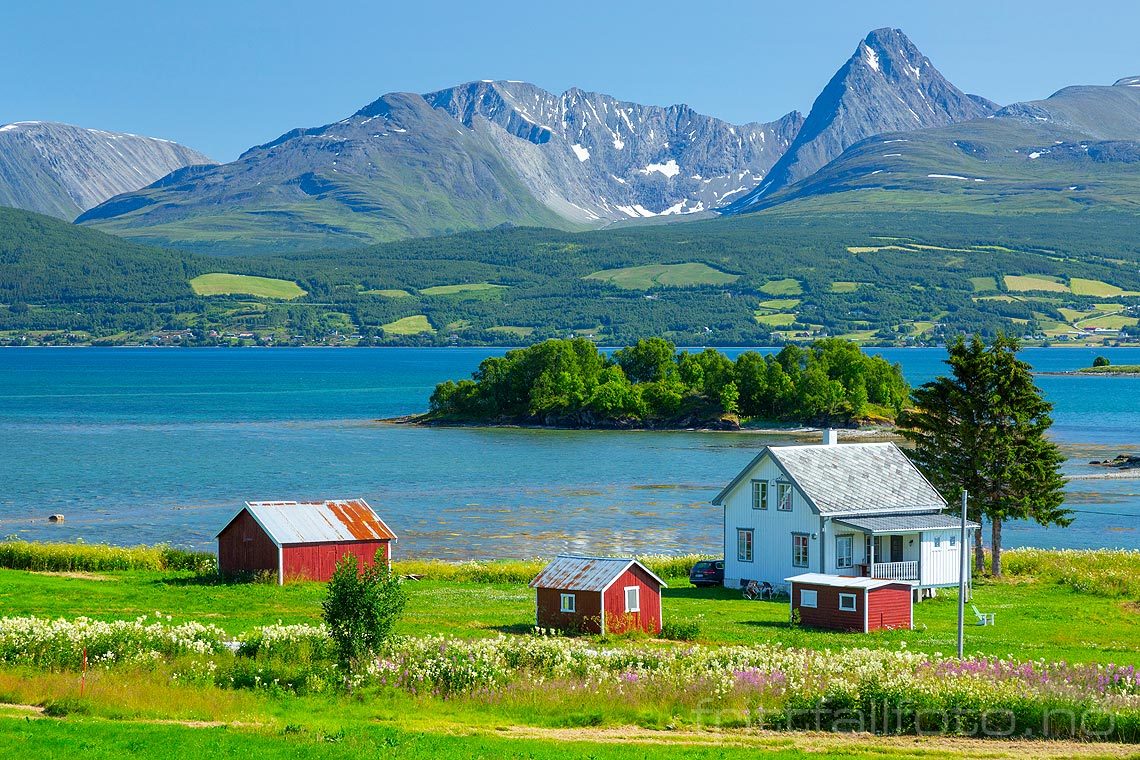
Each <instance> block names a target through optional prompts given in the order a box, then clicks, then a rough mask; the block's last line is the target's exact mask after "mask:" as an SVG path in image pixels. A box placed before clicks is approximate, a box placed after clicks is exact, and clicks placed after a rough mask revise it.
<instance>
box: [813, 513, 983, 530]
mask: <svg viewBox="0 0 1140 760" xmlns="http://www.w3.org/2000/svg"><path fill="white" fill-rule="evenodd" d="M835 522H837V523H842V524H843V525H847V526H850V527H852V528H855V529H857V530H861V531H863V532H864V533H871V534H876V533H898V532H899V531H913V530H937V529H939V528H958V527H960V526H961V525H962V518H961V516H958V515H947V514H943V513H941V512H932V513H930V514H924V515H913V514H912V515H881V516H876V517H842V518H836V520H835ZM966 527H967V528H980V527H981V526H980V525H978V524H977V523H976V522H974V521H973V520H967V521H966Z"/></svg>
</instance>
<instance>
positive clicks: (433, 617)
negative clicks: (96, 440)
mask: <svg viewBox="0 0 1140 760" xmlns="http://www.w3.org/2000/svg"><path fill="white" fill-rule="evenodd" d="M408 589H409V591H410V601H409V606H408V610H407V613H406V615H405V616H404V619H403V620H402V622H401V623H400V626H399V631H400V632H401V633H407V634H425V633H445V634H449V635H454V636H459V637H476V636H491V635H496V634H498V633H500V632H503V631H507V632H524V631H527V630H529V629H530V628H531V627H532V626H533V624H534V592H533V591H532V590H531V589H529V588H527V586H526V584H524V583H496V584H483V583H471V582H461V581H430V580H424V581H418V582H409V584H408ZM323 593H324V586H323V584H319V583H290V584H287V585H285V586H280V587H279V586H275V585H263V584H228V585H227V584H214V583H208V582H202V580H201V579H199V578H197V577H195V576H192V575H190V574H188V573H160V572H142V571H122V572H108V573H96V574H91V575H90V576H84V574H79V577H72V576H67V575H58V574H43V573H29V572H24V571H18V570H0V610H2V611H3V614H4V615H36V616H41V617H60V616H62V617H67V618H73V617H77V616H80V615H86V616H89V617H93V618H98V619H108V620H110V619H122V618H127V619H129V618H134V617H136V616H138V615H143V614H153V613H154V612H155V611H159V612H162V613H164V614H171V615H174V616H175V619H176V620H200V621H202V622H209V623H213V624H215V625H218V626H221V627H222V628H224V629H225V630H227V631H228V632H230V633H233V634H237V633H240V632H242V631H245V630H248V629H250V628H253V627H255V626H259V625H268V624H271V623H275V622H276V621H278V620H281V621H283V622H285V623H303V622H308V623H314V622H316V621H317V619H318V617H319V610H320V600H321V596H322V594H323ZM955 598H956V595H955V594H953V593H942V594H940V595H939V597H938V598H936V599H933V600H927V601H924V602H922V603H920V604H918V605H916V606H915V627H916V630H913V631H891V632H880V633H874V634H867V635H860V634H846V633H832V632H827V631H814V630H808V629H799V628H793V627H791V626H789V625H788V623H787V620H788V608H787V602H786V601H785V602H768V601H761V602H749V601H745V600H744V599H743V598H741V596H740V594H739V593H738V592H736V591H731V590H727V589H719V588H717V589H695V588H693V587H691V586H690V585H689V584H688V581H687V579H684V578H673V579H670V588H669V589H667V590H666V591H665V595H664V602H663V604H664V612H665V617H666V619H667V620H668V619H677V620H681V619H697V618H699V619H700V620H701V621H702V632H701V636H700V640H701V641H703V642H705V643H711V644H726V643H732V644H741V643H755V642H762V641H779V642H782V643H784V644H789V645H793V646H803V647H809V648H815V649H824V648H843V647H848V646H871V647H888V648H897V647H899V646H901V645H902V642H904V641H905V642H906V645H907V646H908V647H910V648H911V649H914V650H918V651H926V652H936V651H940V652H943V653H948V652H952V651H953V648H954V642H955V626H956V620H957V605H956V603H955ZM975 601H976V603H977V605H978V606H979V607H980V608H982V609H984V610H986V611H987V612H996V613H997V620H998V625H997V626H995V627H993V628H979V627H974V626H971V627H970V628H969V629H968V630H967V642H968V646H967V649H968V651H970V652H982V653H984V654H988V655H997V656H1002V657H1005V656H1014V657H1017V658H1020V659H1036V658H1046V659H1050V660H1054V659H1064V660H1068V661H1070V662H1088V661H1098V662H1127V663H1136V664H1140V650H1138V649H1137V647H1136V643H1135V642H1137V641H1140V611H1137V609H1136V608H1135V607H1132V606H1129V605H1128V604H1127V603H1126V602H1125V601H1122V600H1120V599H1111V598H1105V597H1101V596H1094V595H1091V594H1079V593H1076V592H1073V591H1071V590H1068V589H1067V588H1063V587H1060V586H1056V585H1052V584H1046V583H1037V582H1020V583H995V582H985V583H981V584H979V585H978V587H977V589H976V594H975ZM1077 610H1079V614H1076V613H1075V612H1074V611H1077ZM1061 620H1063V621H1065V622H1064V625H1058V621H1061Z"/></svg>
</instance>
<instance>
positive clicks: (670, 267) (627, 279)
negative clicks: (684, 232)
mask: <svg viewBox="0 0 1140 760" xmlns="http://www.w3.org/2000/svg"><path fill="white" fill-rule="evenodd" d="M584 279H587V280H600V281H602V282H608V283H610V284H611V285H616V286H617V287H619V288H624V289H626V290H649V289H650V288H657V287H664V288H683V287H688V286H692V285H728V284H729V283H733V282H736V281H737V280H738V279H740V276H739V275H735V274H729V273H728V272H722V271H720V270H719V269H713V268H712V267H710V266H709V265H708V264H701V263H698V262H691V263H688V264H646V265H644V266H638V267H622V268H620V269H603V270H601V271H600V272H593V273H591V274H588V275H586V277H585V278H584Z"/></svg>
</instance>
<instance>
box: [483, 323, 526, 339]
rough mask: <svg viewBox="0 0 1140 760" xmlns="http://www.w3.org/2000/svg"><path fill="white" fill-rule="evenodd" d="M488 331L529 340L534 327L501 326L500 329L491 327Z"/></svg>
mask: <svg viewBox="0 0 1140 760" xmlns="http://www.w3.org/2000/svg"><path fill="white" fill-rule="evenodd" d="M487 329H488V330H490V331H491V332H497V333H505V334H507V335H515V336H518V337H519V338H529V337H530V334H531V333H533V332H534V328H533V327H521V326H519V325H499V326H498V327H489V328H487Z"/></svg>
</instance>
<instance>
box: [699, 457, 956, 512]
mask: <svg viewBox="0 0 1140 760" xmlns="http://www.w3.org/2000/svg"><path fill="white" fill-rule="evenodd" d="M765 456H770V457H772V461H774V462H775V463H776V465H777V466H778V467H779V468H780V470H782V471H783V473H784V475H786V476H787V477H788V479H789V480H791V481H792V482H794V483H795V484H796V485H797V486H798V487H799V489H800V491H801V492H802V493H803V495H804V496H805V497H806V498H807V500H808V502H809V503H810V504H811V506H812V508H813V509H815V510H816V511H817V512H819V513H820V514H823V515H838V514H850V513H864V514H870V513H876V512H878V513H890V512H923V511H925V512H930V511H939V510H941V509H942V508H944V507H945V506H946V501H945V500H944V499H943V498H942V497H941V496H940V495H939V494H938V491H936V490H934V486H932V485H930V482H929V481H927V479H926V478H924V477H923V476H922V473H921V472H919V471H918V468H917V467H915V466H914V463H913V462H911V461H910V459H909V458H907V456H906V454H904V453H903V452H902V450H901V449H900V448H899V447H898V446H896V445H895V444H893V443H847V444H842V445H833V446H827V445H822V446H766V447H764V448H763V449H762V450H761V451H760V453H759V454H757V455H756V457H755V458H753V460H752V461H751V462H749V463H748V466H747V467H745V468H744V469H743V470H741V471H740V474H738V475H737V476H736V477H735V478H733V480H732V482H731V483H729V484H728V485H727V486H725V487H724V489H723V490H722V491H721V492H720V493H719V494H717V496H716V498H715V499H713V502H712V503H713V504H723V503H724V500H725V498H727V497H728V494H729V493H731V492H732V490H733V489H735V488H736V487H737V486H738V485H739V484H740V483H741V481H743V480H744V479H745V478H747V477H748V474H749V473H750V472H751V471H752V468H753V467H755V466H756V465H757V464H758V463H759V462H760V460H761V459H763V458H764V457H765Z"/></svg>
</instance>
